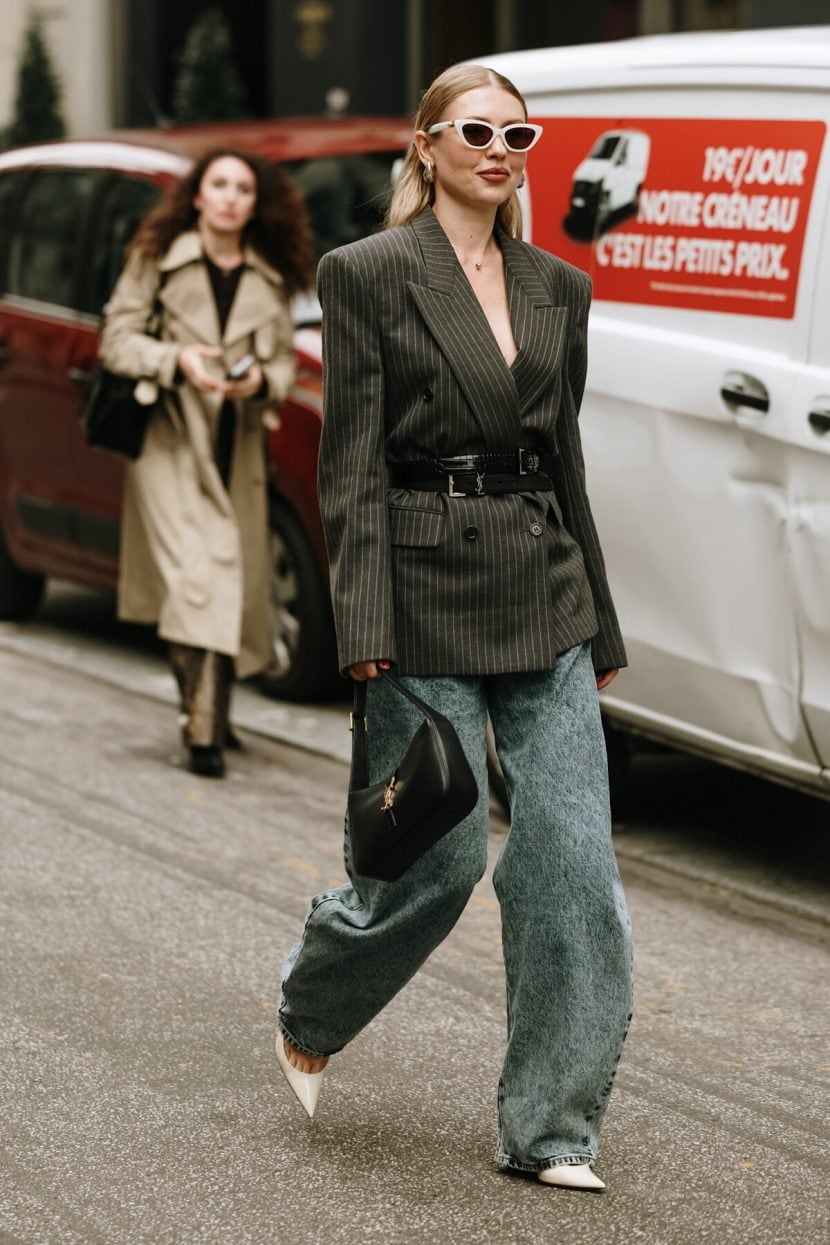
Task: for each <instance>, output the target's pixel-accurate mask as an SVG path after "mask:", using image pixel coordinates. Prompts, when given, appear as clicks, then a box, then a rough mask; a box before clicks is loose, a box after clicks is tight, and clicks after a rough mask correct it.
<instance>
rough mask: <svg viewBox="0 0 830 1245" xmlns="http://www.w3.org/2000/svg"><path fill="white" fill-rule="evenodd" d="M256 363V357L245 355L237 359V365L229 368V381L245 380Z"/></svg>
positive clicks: (233, 364)
mask: <svg viewBox="0 0 830 1245" xmlns="http://www.w3.org/2000/svg"><path fill="white" fill-rule="evenodd" d="M255 363H256V358H255V357H254V355H252V354H246V355H243V356H242V358H241V359H237V361H236V363H232V364H231V366H230V367H229V368H228V380H244V379H245V377H246V376H247V375H248V373H249V372H250V370H251V368H252V367H253V366H254V364H255Z"/></svg>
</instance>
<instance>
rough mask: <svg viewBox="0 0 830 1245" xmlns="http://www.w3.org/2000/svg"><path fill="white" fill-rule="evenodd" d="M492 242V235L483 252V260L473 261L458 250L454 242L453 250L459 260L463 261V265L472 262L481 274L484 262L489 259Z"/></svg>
mask: <svg viewBox="0 0 830 1245" xmlns="http://www.w3.org/2000/svg"><path fill="white" fill-rule="evenodd" d="M491 241H492V234H491V236H490V237H489V238H488V239H487V242H486V243H485V246H484V250H483V251H482V252H481V259H479V260H475V259H473V258H472V256H471V255H465V254H464V252H463V251H460V250H459V249H458V247H457V246H456V245H455V243H454V242H453V244H452V249H453V250H454V251H455V254H456V256H457V257H458V259H459V260H460V261H461V263H462V264H469V263H470V262H472V264H473V266H474V268H475V270H476V272H481V268H482V265H483V264H484V261H485V259H486V258H487V252H488V251H489V250H490V242H491Z"/></svg>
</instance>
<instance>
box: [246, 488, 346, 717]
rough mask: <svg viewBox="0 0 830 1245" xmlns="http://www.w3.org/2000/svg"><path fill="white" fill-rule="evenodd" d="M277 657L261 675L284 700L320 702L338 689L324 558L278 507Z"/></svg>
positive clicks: (274, 510)
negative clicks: (320, 558)
mask: <svg viewBox="0 0 830 1245" xmlns="http://www.w3.org/2000/svg"><path fill="white" fill-rule="evenodd" d="M269 540H270V559H271V586H270V592H271V629H272V642H273V649H274V655H273V660H272V661H271V664H270V665H269V666H268V668H267V669H266V670H265V671H264V672H263V674H262V675H261V676H260V684H261V687H262V690H263V691H264V692H265V693H266V694H267V695H268V696H274V697H275V698H276V699H278V700H317V699H321V698H323V697H326V696H330V695H331V694H332V693H333V692H335V690H336V689H337V688H338V684H339V683H340V680H339V679H338V674H337V655H336V646H335V640H334V622H333V619H332V613H331V603H330V601H329V594H328V588H327V585H326V582H325V578H324V574H323V570H322V567H321V566H320V561H319V558H318V557H317V554H316V552H315V550H314V547H313V545H312V544H311V541H310V540H309V538H308V536H307V535H306V533H305V530H304V528H303V527H302V525H301V524H300V522H299V521H298V519H297V517H296V516H295V515H294V514H293V513H292V511H290V510H289V509H288V507H287V506H284V505H282V504H281V503H279V502H273V503H272V505H271V515H270V535H269Z"/></svg>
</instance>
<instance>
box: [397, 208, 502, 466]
mask: <svg viewBox="0 0 830 1245" xmlns="http://www.w3.org/2000/svg"><path fill="white" fill-rule="evenodd" d="M411 227H412V229H413V230H414V232H415V236H416V238H417V240H418V244H419V246H420V249H421V254H422V256H423V260H424V264H425V266H426V283H425V284H419V283H418V282H417V281H410V282H408V285H409V289H410V292H411V294H412V297H413V298H414V300H415V305H416V306H417V308H418V311H419V312H420V314H421V317H422V319H423V321H424V323H425V324H426V326H427V328H428V329H429V331H430V333H431V334H432V336H433V337H434V338H435V341H436V343H437V345H438V347H439V349H440V350H441V352H442V354H443V355H444V357H445V358H446V360H447V362H448V363H449V365H450V367H451V368H452V370H453V373H454V375H455V378H456V380H457V381H458V384H459V385H460V387H461V389H462V390H463V392H464V396H465V397H466V399H467V401H468V403H469V404H470V407H471V409H472V411H473V414H474V416H475V418H476V421H477V422H478V424H479V426H480V428H481V430H482V433H483V434H484V441H485V444H486V445H488V446H490V447H491V448H493V449H506V448H512V447H513V446H514V445H518V444H519V434H520V431H521V429H520V424H519V401H518V392H517V389H516V385H515V383H514V380H513V375H512V373H511V370H510V368H509V367H508V366H507V364H506V363H505V361H504V357H503V356H502V353H501V351H500V350H499V348H498V345H497V344H496V341H495V339H494V337H493V334H492V332H491V329H490V326H489V324H488V323H487V318H486V316H485V315H484V312H483V311H482V309H481V305H480V303H479V301H478V299H477V298H476V296H475V293H474V292H473V289H472V286H471V285H470V283H469V281H468V280H467V278H466V277H465V276H464V272H463V270H462V268H461V265H460V264H459V263H458V260H457V259H456V255H455V252H454V251H453V249H452V246H451V244H450V241H449V239H448V238H447V235H446V234H445V233H444V230H443V229H442V228H441V225H440V224H439V222H438V219H437V217H436V216H435V214H434V212H433V211H432V209H431V208H427V209H425V211H423V212H422V213H421V214H420V215H419V216H416V218H415V219H414V220H413V221H412V225H411Z"/></svg>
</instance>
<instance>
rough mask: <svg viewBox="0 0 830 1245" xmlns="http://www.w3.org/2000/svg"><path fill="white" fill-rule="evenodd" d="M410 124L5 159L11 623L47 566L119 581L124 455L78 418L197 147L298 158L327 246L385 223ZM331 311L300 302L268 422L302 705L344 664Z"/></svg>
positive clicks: (73, 147)
mask: <svg viewBox="0 0 830 1245" xmlns="http://www.w3.org/2000/svg"><path fill="white" fill-rule="evenodd" d="M410 133H411V129H410V127H409V125H408V124H407V122H406V121H404V120H390V119H384V118H354V117H349V118H315V119H309V118H301V119H282V120H279V121H270V122H268V121H261V122H248V123H241V124H240V123H234V124H228V125H211V126H201V127H192V128H190V127H189V128H182V129H171V130H166V131H123V132H120V133H114V134H112V135H110V136H107V137H105V138H102V139H97V140H94V141H88V142H86V141H70V142H63V143H51V144H42V145H39V146H34V147H28V148H20V149H18V150H15V151H11V152H7V153H5V154H4V155H2V156H0V618H6V619H23V618H26V617H27V616H29V615H30V614H31V613H33V612H34V610H35V609H36V608H37V606H38V602H39V601H40V598H41V595H42V592H43V587H44V583H45V580H46V577H47V576H48V575H56V576H60V577H61V578H63V579H69V580H75V581H76V582H78V583H84V584H89V585H93V586H95V585H97V586H102V587H112V586H113V585H114V584H115V582H116V578H117V573H118V525H119V515H120V510H121V490H122V486H123V479H124V466H123V463H122V462H121V460H119V459H118V458H116V457H114V456H112V455H109V454H104V453H101V452H100V451H98V450H92V449H90V448H89V447H88V446H87V445H86V444H85V442H84V439H83V436H82V434H81V427H80V423H79V420H78V411H79V407H80V403H81V399H82V397H83V395H84V393H85V390H86V387H87V385H88V382H89V379H90V374H91V371H92V367H93V364H94V360H95V355H96V350H97V342H98V328H99V324H100V319H101V309H102V307H103V305H104V303H105V302H106V300H107V298H108V297H109V294H110V291H111V289H112V287H113V285H114V283H115V280H116V277H117V276H118V273H119V271H120V268H121V264H122V261H123V255H124V247H125V244H126V243H127V241H128V240H129V238H130V237H131V235H132V233H133V232H134V230H135V228H136V225H137V223H138V221H139V220H140V219H141V217H142V216H143V215H144V214H145V212H147V211H148V209H149V208H150V207H152V205H153V203H154V202H155V201H156V199H157V197H158V196H159V194H160V193H161V192H162V190H163V189H164V187H165V185H166V184H169V182H170V181H171V180H172V179H174V178H175V177H178V176H180V175H181V174H182V173H183V172H184V171H185V170H186V169H187V167H188V164H189V163H190V161H191V160H192V158H193V157H194V155H196V154H198V153H200V152H201V151H204V150H206V149H207V148H209V147H212V146H216V145H219V144H227V145H231V146H235V147H241V148H245V149H248V150H251V151H255V152H258V153H259V154H260V155H263V156H266V157H267V158H268V159H271V160H275V161H279V162H280V163H282V164H284V165H285V166H286V167H287V168H288V169H289V171H290V172H291V173H292V174H293V176H294V177H295V179H296V181H297V183H298V184H299V186H300V188H301V189H302V190H303V192H304V193H305V196H306V199H307V202H308V206H309V209H310V212H311V217H312V223H313V226H314V230H315V234H316V240H317V249H318V254H323V253H324V252H325V251H327V250H330V249H331V248H332V247H335V246H340V245H342V244H343V243H345V242H351V241H354V240H355V239H357V238H360V237H363V236H364V235H366V234H368V233H371V232H373V231H374V230H375V229H377V228H378V226H379V224H380V221H381V218H382V216H383V212H384V209H385V206H386V202H387V199H388V193H389V189H390V186H391V181H392V173H393V166H394V164H395V161H396V160H397V159H399V157H400V156H401V155H402V154H403V153H404V151H405V150H406V147H407V144H408V142H409V137H410ZM319 319H320V308H319V304H318V303H317V301H316V299H315V298H314V297H313V296H309V297H307V298H302V299H298V300H297V301H296V303H295V322H296V324H297V330H296V337H295V342H296V348H297V365H298V371H297V381H296V384H295V386H294V389H293V390H292V392H291V394H290V395H289V398H288V400H287V401H286V402H285V404H284V405H283V406H282V407H281V408H280V410H279V414H278V416H277V418H276V420H275V421H273V422H274V423H275V424H276V426H275V427H274V428H272V429H271V430H270V431H269V432H268V447H269V468H270V469H269V476H270V493H271V544H272V550H273V576H272V602H273V623H274V661H273V666H272V668H271V670H270V672H269V673H268V675H267V676H265V678H264V680H263V682H264V686H265V688H266V690H267V691H269V692H270V693H271V694H273V695H275V696H280V697H284V698H289V699H312V698H314V697H315V696H319V695H321V694H323V693H324V692H325V691H326V690H327V689H328V688H330V687H331V685H332V683H333V676H335V675H336V670H335V666H336V663H335V658H334V641H333V629H332V622H331V609H330V605H329V595H328V584H327V574H326V566H325V550H324V546H323V535H322V529H321V525H320V516H319V512H318V509H317V497H316V482H315V480H316V469H317V449H318V444H319V440H320V427H321V420H322V397H321V390H322V385H321V365H320V331H319Z"/></svg>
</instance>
